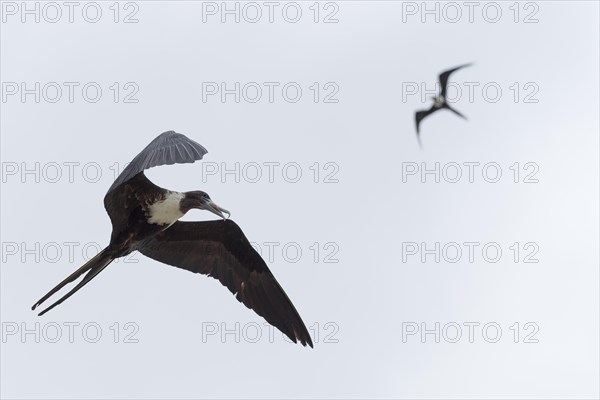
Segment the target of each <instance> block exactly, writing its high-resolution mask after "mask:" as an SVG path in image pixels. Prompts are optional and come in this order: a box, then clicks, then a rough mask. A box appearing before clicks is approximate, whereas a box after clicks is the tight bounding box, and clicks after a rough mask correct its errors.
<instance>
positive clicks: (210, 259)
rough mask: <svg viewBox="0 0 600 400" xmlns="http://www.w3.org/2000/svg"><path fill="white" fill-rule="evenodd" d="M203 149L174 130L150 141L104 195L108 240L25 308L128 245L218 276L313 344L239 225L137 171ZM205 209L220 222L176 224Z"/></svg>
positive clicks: (198, 194) (199, 198)
mask: <svg viewBox="0 0 600 400" xmlns="http://www.w3.org/2000/svg"><path fill="white" fill-rule="evenodd" d="M206 153H207V151H206V149H205V148H204V147H202V146H201V145H199V144H198V143H196V142H194V141H193V140H190V139H188V138H187V137H186V136H184V135H182V134H179V133H175V132H173V131H169V132H165V133H162V134H161V135H159V136H158V137H157V138H156V139H154V140H153V141H152V142H150V144H149V145H148V146H146V148H145V149H144V150H142V152H141V153H140V154H138V155H137V156H136V157H135V158H134V159H133V160H132V161H131V163H130V164H129V165H128V166H127V167H126V168H125V169H124V170H123V172H122V173H121V175H119V177H118V178H117V179H116V180H115V182H114V183H113V184H112V186H111V187H110V189H108V193H107V194H106V196H105V197H104V207H105V208H106V212H107V213H108V216H109V217H110V220H111V222H112V227H113V230H112V234H111V238H110V243H109V245H108V246H107V247H106V248H105V249H104V250H102V251H101V252H100V253H98V255H96V256H95V257H93V258H92V259H90V260H89V261H88V262H87V263H85V264H84V265H83V266H82V267H81V268H79V269H78V270H77V271H75V272H73V273H72V274H71V275H69V276H68V277H67V278H66V279H65V280H64V281H62V282H61V283H59V284H58V285H57V286H56V287H55V288H54V289H52V290H51V291H50V292H48V294H46V295H45V296H44V297H42V298H41V299H40V300H39V301H38V302H37V303H35V304H34V305H33V307H32V308H31V309H32V310H34V309H35V308H36V307H38V306H39V305H40V304H42V303H43V302H44V301H46V300H47V299H48V298H49V297H50V296H52V295H53V294H54V293H56V292H57V291H59V290H60V289H61V288H63V287H64V286H65V285H67V284H68V283H70V282H73V281H74V280H75V279H77V278H78V277H79V276H81V275H82V274H84V273H86V272H87V274H86V275H85V277H84V278H83V279H82V280H81V282H79V283H78V284H77V285H76V286H75V287H74V288H73V289H72V290H71V291H70V292H68V293H67V294H65V295H64V296H63V297H62V298H60V299H59V300H58V301H57V302H55V303H54V304H52V305H51V306H50V307H48V308H46V309H45V310H44V311H42V312H41V313H39V315H43V314H45V313H46V312H48V311H50V310H51V309H53V308H54V307H56V306H57V305H59V304H60V303H62V302H63V301H65V300H66V299H68V298H69V297H70V296H71V295H73V294H74V293H75V292H77V291H78V290H79V289H81V288H82V287H83V286H85V285H86V284H87V283H88V282H89V281H91V280H92V279H93V278H94V277H95V276H96V275H98V274H99V273H100V272H102V270H103V269H104V268H106V267H107V266H108V265H109V264H110V263H111V262H112V261H113V260H114V259H116V258H119V257H123V256H125V255H127V254H129V253H131V252H133V251H135V250H137V251H139V252H140V253H142V254H144V255H145V256H147V257H150V258H153V259H155V260H157V261H160V262H162V263H165V264H169V265H172V266H174V267H178V268H182V269H186V270H188V271H191V272H196V273H201V274H204V275H208V276H210V277H213V278H215V279H218V280H219V281H220V282H221V284H223V286H226V287H227V289H229V290H230V291H231V293H233V294H234V295H235V296H236V298H237V299H238V300H239V301H240V302H242V303H244V305H245V306H246V307H248V308H250V309H252V310H254V311H255V312H256V313H257V314H258V315H260V316H262V317H263V318H264V319H265V320H267V322H269V323H270V324H271V325H273V326H275V327H276V328H278V329H279V330H280V331H281V332H283V333H284V334H285V335H287V336H288V337H289V338H290V339H291V340H292V341H293V342H294V343H297V341H300V343H302V345H304V346H306V344H308V345H309V346H310V347H312V346H313V344H312V340H311V338H310V335H309V333H308V331H307V329H306V326H305V325H304V322H302V319H301V318H300V315H299V314H298V311H296V308H295V307H294V305H293V304H292V302H291V301H290V299H289V298H288V296H287V295H286V294H285V292H284V291H283V289H282V288H281V286H280V285H279V283H278V282H277V280H276V279H275V277H274V276H273V274H272V273H271V271H269V268H268V267H267V264H265V262H264V261H263V259H262V258H261V257H260V255H259V254H258V253H257V252H256V250H254V248H253V247H252V245H251V244H250V242H248V239H246V236H244V233H243V232H242V230H241V229H240V227H239V226H238V225H237V224H236V223H235V222H233V221H232V220H230V219H227V218H225V216H224V214H223V213H227V216H228V217H229V215H230V213H229V211H227V210H225V209H224V208H221V207H219V206H218V205H217V204H215V203H214V202H213V201H212V200H211V198H210V197H209V196H208V194H206V193H205V192H202V191H199V190H197V191H192V192H184V193H180V192H175V191H171V190H167V189H163V188H161V187H158V186H156V185H155V184H153V183H152V182H150V180H148V178H146V176H145V175H144V170H146V169H148V168H152V167H156V166H159V165H171V164H183V163H193V162H194V161H196V160H200V159H201V158H202V157H203V156H204V155H205V154H206ZM193 208H197V209H200V210H208V211H210V212H212V213H214V214H216V215H218V216H219V217H221V218H223V220H222V221H221V220H217V221H202V222H183V221H178V219H179V218H181V217H182V216H183V215H184V214H185V213H187V212H188V211H189V210H191V209H193Z"/></svg>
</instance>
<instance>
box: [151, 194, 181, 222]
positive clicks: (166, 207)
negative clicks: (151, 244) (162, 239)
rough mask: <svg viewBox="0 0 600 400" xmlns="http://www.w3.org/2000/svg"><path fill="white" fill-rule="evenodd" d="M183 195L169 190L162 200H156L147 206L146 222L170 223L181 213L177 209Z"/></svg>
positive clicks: (179, 216)
mask: <svg viewBox="0 0 600 400" xmlns="http://www.w3.org/2000/svg"><path fill="white" fill-rule="evenodd" d="M184 196H185V195H184V194H183V193H179V192H169V193H168V194H167V197H166V198H165V199H164V200H160V201H157V202H156V203H154V204H152V205H151V206H150V207H148V222H149V223H151V224H157V225H172V224H173V223H175V221H177V220H178V219H179V218H181V217H183V213H182V212H181V210H180V209H179V201H180V200H181V199H183V197H184Z"/></svg>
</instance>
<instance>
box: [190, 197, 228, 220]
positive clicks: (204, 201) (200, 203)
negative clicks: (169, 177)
mask: <svg viewBox="0 0 600 400" xmlns="http://www.w3.org/2000/svg"><path fill="white" fill-rule="evenodd" d="M179 207H180V208H181V211H182V212H183V213H184V214H185V213H186V212H188V211H189V210H191V209H192V208H197V209H199V210H208V211H210V212H211V213H214V214H217V215H218V216H219V217H221V218H223V219H227V218H229V216H230V215H231V213H230V212H229V211H227V210H226V209H224V208H221V207H219V206H218V205H217V204H216V203H215V202H213V201H212V200H211V199H210V196H209V195H208V193H206V192H203V191H201V190H194V191H193V192H185V196H184V197H183V199H181V202H180V204H179ZM223 213H227V218H225V215H223Z"/></svg>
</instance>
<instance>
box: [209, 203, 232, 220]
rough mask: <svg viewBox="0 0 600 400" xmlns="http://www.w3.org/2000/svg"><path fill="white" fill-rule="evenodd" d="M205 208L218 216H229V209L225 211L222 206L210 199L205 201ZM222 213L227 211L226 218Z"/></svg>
mask: <svg viewBox="0 0 600 400" xmlns="http://www.w3.org/2000/svg"><path fill="white" fill-rule="evenodd" d="M206 209H207V210H208V211H210V212H211V213H213V214H217V215H218V216H219V217H221V218H223V219H227V218H229V217H230V216H231V213H230V212H229V211H227V210H226V209H224V208H221V207H219V206H218V205H217V204H216V203H215V202H213V201H212V200H209V201H208V203H206ZM223 213H227V218H225V215H223Z"/></svg>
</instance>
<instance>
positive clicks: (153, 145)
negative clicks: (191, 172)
mask: <svg viewBox="0 0 600 400" xmlns="http://www.w3.org/2000/svg"><path fill="white" fill-rule="evenodd" d="M206 153H208V152H207V151H206V149H205V148H204V147H202V146H201V145H200V144H198V143H196V142H194V141H193V140H191V139H189V138H188V137H186V136H185V135H182V134H181V133H176V132H173V131H168V132H164V133H161V134H160V135H158V136H157V137H156V138H155V139H154V140H153V141H151V142H150V144H149V145H148V146H146V148H144V150H142V151H141V152H140V154H138V155H137V156H135V158H134V159H133V160H131V162H130V163H129V165H127V167H125V169H124V170H123V172H122V173H121V175H119V176H118V177H117V179H116V180H115V181H114V182H113V184H112V186H111V187H110V189H108V193H110V192H111V191H112V190H113V189H115V188H117V187H118V186H119V185H121V184H122V183H124V182H127V181H128V180H129V179H131V178H133V177H134V176H136V175H137V174H139V173H140V172H143V171H144V170H146V169H148V168H152V167H156V166H158V165H171V164H186V163H193V162H194V161H196V160H200V159H202V157H203V156H204V155H205V154H206Z"/></svg>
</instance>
